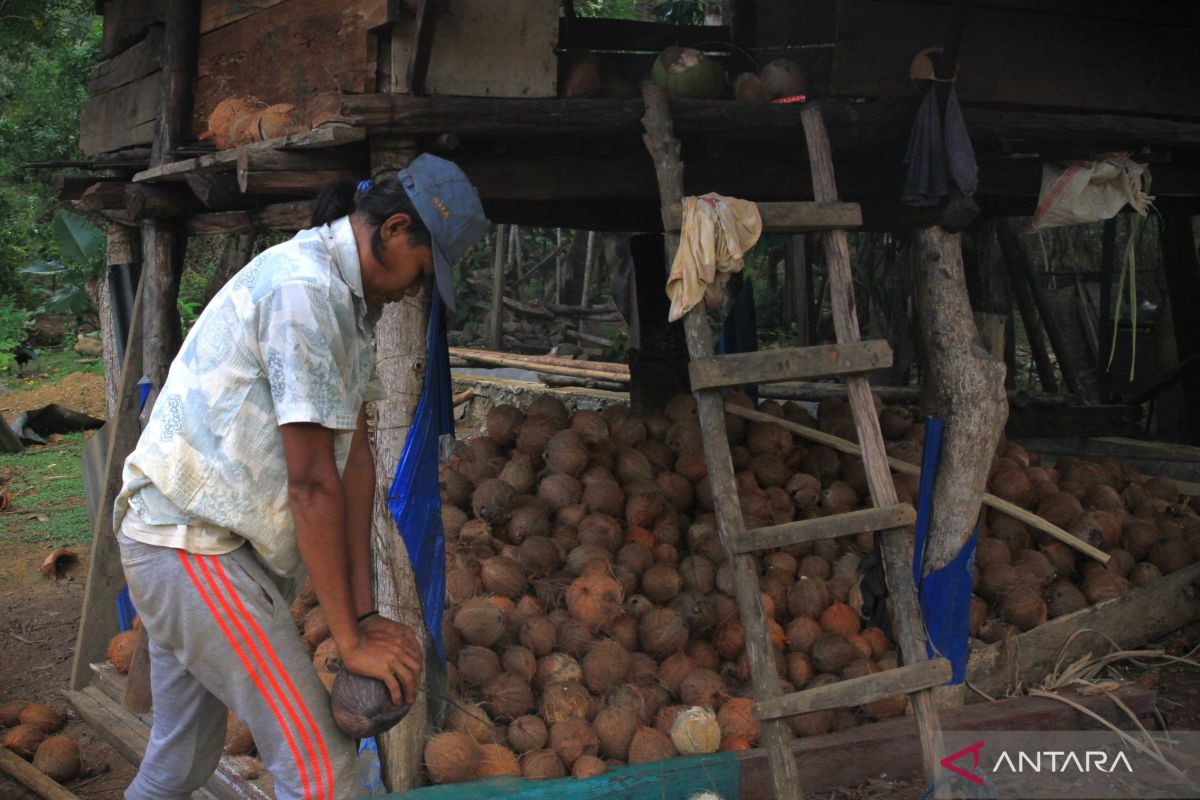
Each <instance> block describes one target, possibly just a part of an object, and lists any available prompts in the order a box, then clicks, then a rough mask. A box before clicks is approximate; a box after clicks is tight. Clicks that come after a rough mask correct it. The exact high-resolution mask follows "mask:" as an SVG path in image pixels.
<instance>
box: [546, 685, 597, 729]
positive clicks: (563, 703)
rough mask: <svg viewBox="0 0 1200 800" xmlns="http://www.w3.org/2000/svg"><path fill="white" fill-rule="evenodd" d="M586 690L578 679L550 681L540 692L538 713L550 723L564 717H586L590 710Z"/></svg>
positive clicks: (561, 719) (559, 720)
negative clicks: (540, 698)
mask: <svg viewBox="0 0 1200 800" xmlns="http://www.w3.org/2000/svg"><path fill="white" fill-rule="evenodd" d="M589 706H590V698H589V696H588V691H587V689H586V688H584V686H583V684H582V683H580V682H579V681H559V682H558V683H552V684H550V685H549V686H547V687H546V688H545V690H544V691H543V692H542V700H541V703H540V704H539V705H538V714H539V715H540V716H541V718H542V719H544V720H545V721H546V722H547V723H549V724H550V725H553V724H554V723H556V722H562V721H563V720H565V719H586V718H587V716H588V711H589V710H590V707H589Z"/></svg>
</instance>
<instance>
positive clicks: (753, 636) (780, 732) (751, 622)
mask: <svg viewBox="0 0 1200 800" xmlns="http://www.w3.org/2000/svg"><path fill="white" fill-rule="evenodd" d="M642 98H643V101H644V103H645V108H646V114H645V117H644V119H643V126H644V127H645V131H646V133H645V136H644V137H643V139H644V141H645V143H646V149H647V151H649V153H650V157H651V158H652V159H653V161H654V172H655V175H656V176H657V178H658V187H659V194H660V197H661V200H662V208H663V209H667V208H672V207H678V206H679V204H680V202H681V201H682V199H683V164H682V162H681V161H680V160H679V148H680V145H679V140H678V139H676V138H675V135H674V133H673V131H672V124H671V116H670V112H669V110H668V104H667V97H666V93H665V92H664V91H663V90H662V88H661V87H658V86H654V85H652V84H646V85H645V86H643V87H642ZM664 223H665V220H664ZM663 239H664V243H665V262H664V263H667V264H670V263H671V262H672V261H673V260H674V256H675V251H677V250H678V249H679V237H678V236H677V235H675V234H672V233H667V234H665V235H664V237H663ZM683 329H684V337H685V339H686V340H687V347H688V353H689V355H691V357H692V358H702V357H707V356H711V355H712V352H713V347H712V332H711V330H710V329H709V326H708V316H707V313H706V312H705V310H704V306H703V305H702V304H701V305H698V306H696V307H695V308H693V309H692V310H691V311H689V312H688V313H687V315H685V316H684V318H683ZM695 397H696V407H697V411H698V413H699V418H700V429H701V431H703V433H704V455H705V459H706V460H707V462H708V464H709V471H708V478H709V482H710V484H711V486H712V494H713V498H714V500H715V502H714V505H715V507H716V512H717V530H718V532H719V533H720V536H721V542H722V544H723V545H724V546H725V548H726V550H727V551H729V550H731V548H730V544H731V543H732V542H735V541H737V540H738V539H740V538H742V537H743V536H744V535H745V527H744V522H743V521H742V511H741V503H740V502H739V500H738V493H737V485H736V483H735V481H734V477H733V461H732V457H731V455H730V452H729V441H728V438H727V437H726V435H725V414H724V410H723V408H722V404H721V396H720V394H719V393H718V392H716V391H701V392H695ZM893 500H894V498H893ZM732 561H733V567H734V585H735V586H736V587H737V590H736V596H735V600H736V602H737V608H738V615H739V617H740V618H741V620H742V624H743V625H744V626H745V629H746V657H747V659H748V660H749V662H750V675H751V682H752V684H753V687H754V696H755V697H756V698H758V699H759V700H760V701H769V700H773V699H774V698H776V697H778V696H779V695H780V693H781V692H780V688H779V676H778V673H777V672H776V670H775V654H774V652H773V651H772V650H771V644H770V640H769V639H768V635H767V619H766V614H765V613H764V611H763V605H762V597H761V594H760V592H759V591H758V567H757V562H756V561H755V560H754V557H753V556H750V555H735V556H733V558H732ZM791 740H792V730H791V727H790V726H789V725H788V724H787V722H786V721H784V720H775V719H772V720H767V721H766V722H764V723H763V726H762V736H761V741H762V742H763V745H764V746H765V747H766V749H767V752H768V754H769V758H770V761H771V786H772V788H773V789H774V792H775V796H776V797H777V798H780V800H799V799H800V798H802V797H803V796H804V792H803V790H802V788H801V786H800V784H799V782H798V780H797V774H798V772H797V767H796V759H795V757H794V756H793V755H792V752H791V749H790V743H791Z"/></svg>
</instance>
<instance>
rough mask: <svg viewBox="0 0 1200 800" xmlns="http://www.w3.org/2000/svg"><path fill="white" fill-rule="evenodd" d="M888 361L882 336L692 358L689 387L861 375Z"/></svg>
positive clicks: (889, 359)
mask: <svg viewBox="0 0 1200 800" xmlns="http://www.w3.org/2000/svg"><path fill="white" fill-rule="evenodd" d="M891 363H892V348H891V346H890V345H889V344H888V343H887V341H886V340H884V339H876V340H872V341H867V342H851V343H847V344H840V345H837V344H832V345H830V344H819V345H812V346H810V347H785V348H782V349H779V350H759V351H757V352H754V353H735V354H733V355H727V356H709V357H707V358H693V359H692V363H691V364H690V365H689V366H688V372H689V373H690V374H691V378H692V391H699V390H701V389H720V388H725V387H728V386H742V385H745V384H758V383H776V382H778V381H794V380H799V379H802V378H820V377H827V376H833V375H861V374H864V373H868V372H874V371H876V370H880V369H886V368H887V367H889V366H891Z"/></svg>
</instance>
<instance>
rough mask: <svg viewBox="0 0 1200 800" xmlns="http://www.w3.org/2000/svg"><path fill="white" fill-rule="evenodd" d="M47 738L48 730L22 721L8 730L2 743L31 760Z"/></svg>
mask: <svg viewBox="0 0 1200 800" xmlns="http://www.w3.org/2000/svg"><path fill="white" fill-rule="evenodd" d="M45 740H46V732H45V731H44V730H42V729H41V728H39V727H38V726H37V725H29V724H26V723H22V724H19V725H16V726H15V727H12V728H9V729H8V730H6V731H5V732H4V738H3V739H2V740H0V744H3V745H4V746H5V747H7V748H8V749H9V750H11V751H13V752H14V753H16V754H17V755H19V756H20V757H21V758H23V759H25V760H26V761H29V760H31V759H32V758H33V756H34V754H35V753H36V752H37V749H38V747H40V746H41V744H42V742H44V741H45Z"/></svg>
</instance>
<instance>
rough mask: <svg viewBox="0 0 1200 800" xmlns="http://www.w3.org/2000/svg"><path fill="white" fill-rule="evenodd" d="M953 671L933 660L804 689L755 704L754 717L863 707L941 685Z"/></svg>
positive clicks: (943, 661) (944, 662)
mask: <svg viewBox="0 0 1200 800" xmlns="http://www.w3.org/2000/svg"><path fill="white" fill-rule="evenodd" d="M952 673H953V670H952V669H951V667H950V661H949V660H948V659H945V658H934V659H931V660H929V661H918V662H917V663H915V664H908V665H907V666H903V667H896V668H895V669H889V670H885V671H883V672H877V673H875V674H874V675H863V676H862V677H860V678H849V679H847V680H844V681H838V682H837V683H831V684H829V685H828V686H821V687H818V688H816V689H806V690H804V691H800V692H793V693H792V694H787V695H784V696H783V697H777V698H775V699H774V700H769V701H765V702H758V703H755V704H754V707H753V713H754V718H755V719H758V720H766V719H774V718H776V717H792V716H795V715H797V714H807V713H809V712H811V711H824V710H826V709H830V708H846V707H848V706H857V705H864V704H866V703H871V702H874V701H876V700H882V699H883V698H885V697H892V696H893V695H897V694H913V693H914V692H919V691H921V690H924V689H932V688H933V687H935V686H941V685H942V684H944V683H946V681H948V680H950V677H951V674H952Z"/></svg>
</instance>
